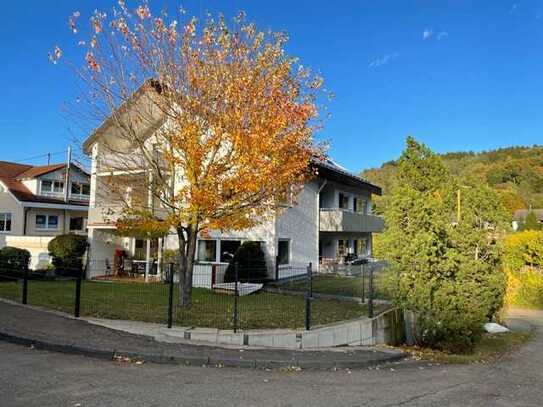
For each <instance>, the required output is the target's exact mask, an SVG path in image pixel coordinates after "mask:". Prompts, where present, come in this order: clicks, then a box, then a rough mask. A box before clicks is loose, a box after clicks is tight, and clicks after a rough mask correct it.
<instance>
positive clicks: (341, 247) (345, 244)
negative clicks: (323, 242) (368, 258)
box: [337, 239, 349, 257]
mask: <svg viewBox="0 0 543 407" xmlns="http://www.w3.org/2000/svg"><path fill="white" fill-rule="evenodd" d="M348 249H349V241H348V240H343V239H339V240H338V241H337V257H343V256H346V255H347V250H348Z"/></svg>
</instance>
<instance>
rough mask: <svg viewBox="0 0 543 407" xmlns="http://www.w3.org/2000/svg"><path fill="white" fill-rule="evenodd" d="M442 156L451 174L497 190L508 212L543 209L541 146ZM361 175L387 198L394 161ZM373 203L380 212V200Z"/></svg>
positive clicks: (391, 183)
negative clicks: (473, 178)
mask: <svg viewBox="0 0 543 407" xmlns="http://www.w3.org/2000/svg"><path fill="white" fill-rule="evenodd" d="M441 157H442V158H443V161H444V162H445V165H446V166H447V167H448V168H449V170H450V171H451V173H452V174H454V175H457V176H462V177H464V176H469V177H475V178H477V179H479V180H480V181H481V182H485V183H488V184H489V185H490V186H491V187H492V188H494V189H495V190H496V191H498V193H499V194H500V197H501V199H502V201H503V203H504V205H505V207H506V208H507V209H508V210H509V211H511V213H512V212H514V211H515V210H517V209H521V208H527V207H529V206H530V205H531V206H532V207H534V208H543V146H538V145H536V146H532V147H522V146H515V147H507V148H500V149H497V150H491V151H483V152H480V153H475V152H472V151H468V152H453V153H446V154H441ZM361 176H362V177H364V178H366V179H367V180H369V181H371V182H373V183H375V184H377V185H379V186H381V187H382V188H383V194H384V195H386V194H387V192H388V191H390V188H391V187H392V185H393V183H394V182H395V177H396V161H389V162H386V163H384V164H383V165H382V166H381V167H380V168H371V169H368V170H364V171H362V173H361ZM376 204H377V209H379V201H377V202H376Z"/></svg>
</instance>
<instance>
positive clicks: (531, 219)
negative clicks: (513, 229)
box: [520, 210, 541, 230]
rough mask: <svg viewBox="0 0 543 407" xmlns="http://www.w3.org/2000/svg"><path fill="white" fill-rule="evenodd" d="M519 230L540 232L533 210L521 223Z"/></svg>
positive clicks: (539, 225)
mask: <svg viewBox="0 0 543 407" xmlns="http://www.w3.org/2000/svg"><path fill="white" fill-rule="evenodd" d="M520 230H541V223H539V220H538V219H537V215H536V214H535V212H534V211H533V210H530V211H529V212H528V214H527V215H526V217H525V218H524V220H523V221H522V224H521V227H520Z"/></svg>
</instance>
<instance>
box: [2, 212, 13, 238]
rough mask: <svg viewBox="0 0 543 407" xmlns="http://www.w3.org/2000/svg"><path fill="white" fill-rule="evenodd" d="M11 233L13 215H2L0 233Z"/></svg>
mask: <svg viewBox="0 0 543 407" xmlns="http://www.w3.org/2000/svg"><path fill="white" fill-rule="evenodd" d="M2 232H11V213H0V233H2Z"/></svg>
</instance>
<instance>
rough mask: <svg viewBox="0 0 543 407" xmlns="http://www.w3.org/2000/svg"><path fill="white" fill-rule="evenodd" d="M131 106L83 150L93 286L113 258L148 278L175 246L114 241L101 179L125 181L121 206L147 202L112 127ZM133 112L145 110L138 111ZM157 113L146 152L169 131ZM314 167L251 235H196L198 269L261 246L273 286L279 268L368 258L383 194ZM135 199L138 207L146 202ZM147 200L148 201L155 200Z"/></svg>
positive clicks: (326, 167) (130, 150)
mask: <svg viewBox="0 0 543 407" xmlns="http://www.w3.org/2000/svg"><path fill="white" fill-rule="evenodd" d="M135 95H136V96H135V97H134V100H133V101H132V102H131V104H130V106H138V105H137V104H138V103H142V104H143V103H144V102H140V100H141V99H139V98H140V97H141V92H140V91H138V92H136V94H135ZM128 106H129V105H128V104H124V105H122V106H121V108H120V109H119V111H118V115H117V117H116V119H115V120H113V119H112V118H109V119H107V120H106V121H105V122H104V123H103V124H102V125H101V126H100V127H99V128H98V129H97V130H96V131H95V132H94V133H93V134H91V135H90V137H89V138H88V139H87V140H86V141H85V143H84V145H83V148H84V151H85V152H86V153H87V154H89V155H90V156H91V159H92V170H91V196H90V207H89V221H88V229H89V241H90V245H91V249H90V255H89V257H90V262H89V270H88V276H89V277H91V278H92V277H97V276H100V275H104V274H106V273H109V272H110V271H111V266H112V265H114V264H116V261H115V256H116V253H117V255H118V254H119V253H121V252H123V253H127V254H128V255H129V256H130V257H132V258H133V259H134V260H135V261H136V262H141V263H143V264H145V273H146V275H147V274H149V273H151V274H153V273H154V269H155V267H154V266H153V267H151V266H150V261H151V260H156V261H157V262H158V264H160V259H161V253H162V251H163V250H164V249H165V248H175V247H176V246H177V236H176V234H175V233H173V232H172V233H171V234H170V235H169V236H166V237H165V238H160V239H154V240H150V241H144V240H142V239H136V238H131V237H122V236H119V235H118V234H116V233H115V229H116V226H115V224H116V219H117V218H118V215H119V214H120V212H121V211H120V205H119V203H118V201H117V202H115V201H114V200H113V198H112V197H111V193H110V192H109V191H108V190H107V188H108V187H107V184H108V182H102V179H108V180H109V182H110V183H111V180H113V182H114V180H115V177H122V179H123V181H122V183H121V182H119V185H129V187H128V188H127V191H126V194H125V198H124V199H126V200H128V201H129V200H130V199H131V196H134V197H135V196H136V193H138V194H146V193H147V194H148V192H146V191H145V188H143V189H142V185H144V184H145V180H146V177H148V174H147V172H146V171H145V169H144V168H142V167H140V166H139V165H138V164H137V163H138V160H137V156H138V154H137V149H136V148H135V147H133V146H131V145H129V143H128V142H127V141H126V140H122V139H121V137H119V136H118V132H117V130H116V126H115V122H116V121H118V120H119V117H121V120H122V117H123V115H126V116H127V117H129V116H130V110H129V109H130V108H129V107H128ZM138 108H139V109H143V108H142V107H141V106H140V107H138ZM155 113H156V112H155V111H153V110H152V108H150V111H149V112H148V116H149V117H150V118H151V120H149V123H146V122H142V121H138V122H137V123H136V126H138V128H137V131H138V132H139V134H141V135H142V139H145V140H146V141H145V143H146V146H147V144H148V145H149V146H152V145H156V143H157V141H156V140H157V139H158V138H157V139H154V138H153V137H154V134H155V132H156V131H157V129H160V128H161V126H165V125H166V124H165V123H164V120H162V119H161V118H160V115H158V114H157V116H156V118H155V116H154V115H155ZM152 148H156V147H152ZM134 157H136V159H134ZM128 158H130V159H132V161H131V162H132V166H129V167H126V166H124V167H123V166H118V165H116V163H119V161H123V160H125V159H128ZM134 163H135V164H134ZM312 165H313V166H314V167H316V169H317V172H318V175H317V176H316V177H315V178H314V179H312V180H310V181H308V182H307V183H306V184H305V185H304V187H303V189H302V191H301V193H300V195H299V196H298V197H297V199H296V203H295V204H293V205H290V207H288V208H287V209H286V210H284V211H283V212H282V213H281V214H280V215H279V216H277V217H275V219H274V220H272V221H266V222H264V223H262V224H260V225H258V226H256V227H253V228H251V229H248V230H244V231H232V232H220V231H209V232H206V233H205V234H200V236H199V239H198V246H197V261H198V262H200V263H205V264H220V263H224V262H226V260H227V259H228V257H229V254H232V253H233V252H235V250H236V249H237V248H238V247H239V246H240V245H241V243H242V242H244V241H258V242H260V243H261V247H262V249H263V251H264V253H265V254H266V257H267V263H268V274H269V277H271V278H273V277H277V276H276V275H275V273H276V272H277V268H276V264H277V265H278V266H280V267H278V268H279V269H280V270H283V269H286V268H292V267H299V268H301V269H303V268H305V267H307V265H308V264H309V263H312V265H313V266H314V267H315V268H316V267H318V265H319V264H320V263H321V262H326V261H334V262H342V261H344V260H345V258H346V256H348V255H350V256H370V255H371V248H372V233H375V232H380V231H382V230H383V227H384V223H383V220H382V219H381V218H380V217H378V216H375V215H373V214H372V213H371V210H372V204H371V199H372V194H381V189H380V188H379V187H377V186H375V185H372V184H371V183H369V182H367V181H366V180H364V179H362V178H360V177H358V176H356V175H353V174H350V173H349V172H347V171H346V170H345V169H343V168H341V167H340V166H338V165H337V164H335V163H333V162H332V161H330V160H314V161H313V163H312ZM119 179H120V178H119ZM123 194H124V192H123ZM137 196H138V198H137V199H146V198H142V197H141V196H139V195H137ZM149 199H150V200H151V201H152V200H153V198H152V197H148V198H147V200H149ZM141 263H138V264H140V265H141ZM153 264H154V263H153ZM158 268H160V267H158Z"/></svg>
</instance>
